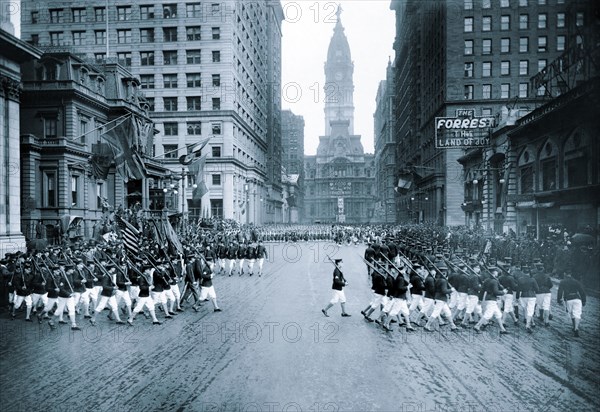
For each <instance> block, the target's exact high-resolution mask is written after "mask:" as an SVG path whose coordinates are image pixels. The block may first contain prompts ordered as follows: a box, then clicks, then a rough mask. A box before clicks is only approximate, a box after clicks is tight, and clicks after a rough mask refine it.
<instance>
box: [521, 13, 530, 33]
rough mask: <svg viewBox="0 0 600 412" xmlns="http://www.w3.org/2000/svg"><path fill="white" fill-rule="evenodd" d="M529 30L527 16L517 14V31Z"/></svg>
mask: <svg viewBox="0 0 600 412" xmlns="http://www.w3.org/2000/svg"><path fill="white" fill-rule="evenodd" d="M528 28H529V14H519V29H521V30H527V29H528Z"/></svg>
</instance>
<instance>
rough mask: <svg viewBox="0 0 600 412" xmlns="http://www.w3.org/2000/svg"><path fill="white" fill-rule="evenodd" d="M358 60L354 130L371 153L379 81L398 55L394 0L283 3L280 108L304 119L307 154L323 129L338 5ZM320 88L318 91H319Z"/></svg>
mask: <svg viewBox="0 0 600 412" xmlns="http://www.w3.org/2000/svg"><path fill="white" fill-rule="evenodd" d="M338 4H341V6H342V14H341V20H342V26H343V27H344V29H345V30H344V32H345V34H346V37H347V38H348V43H349V44H350V53H351V54H352V60H353V61H354V107H355V109H354V133H355V134H358V135H361V136H362V138H361V142H362V144H363V147H364V149H365V153H373V152H374V149H373V146H374V141H373V113H374V112H375V97H376V95H377V88H378V86H379V82H380V81H381V80H384V79H385V70H386V67H387V63H388V59H390V58H391V59H392V61H393V59H394V50H393V48H392V47H393V43H394V37H395V24H396V23H395V16H394V12H393V11H392V10H390V4H391V1H390V0H346V1H336V2H333V1H316V0H294V1H282V5H283V10H284V16H285V21H284V22H283V25H282V32H283V38H282V107H283V108H284V109H289V110H291V111H292V112H293V113H294V114H296V115H301V116H303V117H304V122H305V127H304V154H306V155H313V154H315V153H316V151H317V146H318V145H319V136H322V135H324V133H325V120H324V112H323V109H324V103H323V98H324V95H323V84H324V82H325V72H324V64H325V60H326V59H327V48H328V46H329V41H330V40H331V36H332V35H333V28H334V26H335V22H336V16H335V11H336V9H337V5H338ZM317 91H318V93H317Z"/></svg>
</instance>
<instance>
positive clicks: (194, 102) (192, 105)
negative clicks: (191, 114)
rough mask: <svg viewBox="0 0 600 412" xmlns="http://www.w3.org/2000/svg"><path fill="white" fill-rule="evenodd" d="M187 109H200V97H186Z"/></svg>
mask: <svg viewBox="0 0 600 412" xmlns="http://www.w3.org/2000/svg"><path fill="white" fill-rule="evenodd" d="M186 100H187V109H188V111H193V110H202V97H200V96H194V97H186Z"/></svg>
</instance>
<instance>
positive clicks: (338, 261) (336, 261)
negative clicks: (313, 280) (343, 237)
mask: <svg viewBox="0 0 600 412" xmlns="http://www.w3.org/2000/svg"><path fill="white" fill-rule="evenodd" d="M334 262H335V263H340V262H342V259H335V260H334Z"/></svg>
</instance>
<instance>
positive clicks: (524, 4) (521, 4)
mask: <svg viewBox="0 0 600 412" xmlns="http://www.w3.org/2000/svg"><path fill="white" fill-rule="evenodd" d="M528 5H529V1H528V0H519V7H527V6H528Z"/></svg>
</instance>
